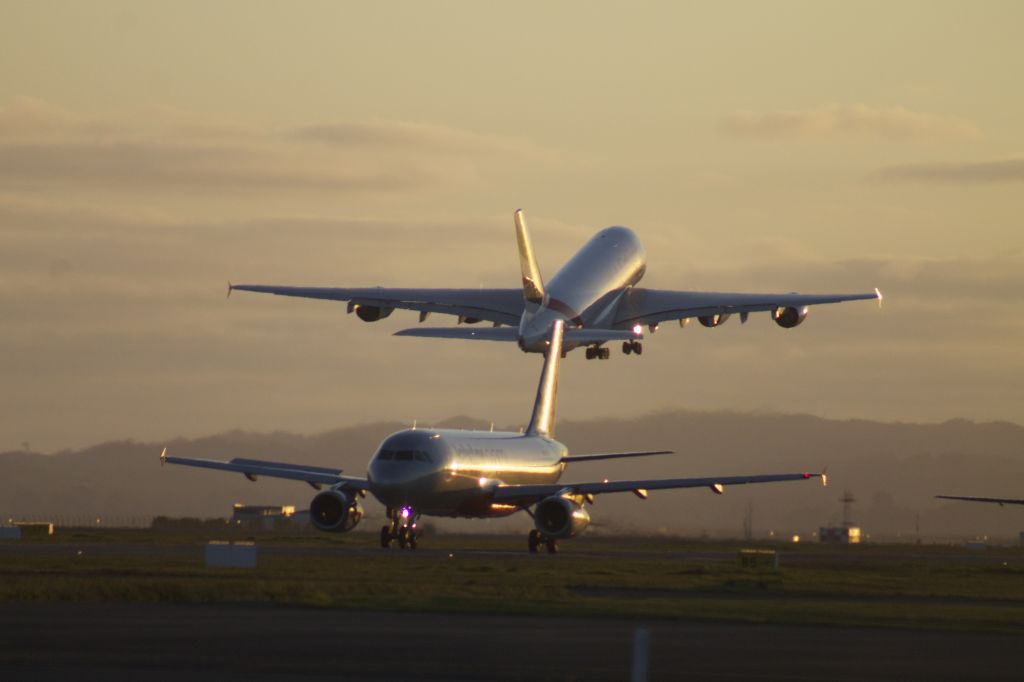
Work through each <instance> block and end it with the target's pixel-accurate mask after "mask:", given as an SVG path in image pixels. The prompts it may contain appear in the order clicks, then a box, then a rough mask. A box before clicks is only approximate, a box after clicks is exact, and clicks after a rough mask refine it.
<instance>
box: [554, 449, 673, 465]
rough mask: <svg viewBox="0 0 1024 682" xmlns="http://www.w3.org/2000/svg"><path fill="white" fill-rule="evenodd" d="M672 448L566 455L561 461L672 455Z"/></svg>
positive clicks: (591, 460) (590, 460)
mask: <svg viewBox="0 0 1024 682" xmlns="http://www.w3.org/2000/svg"><path fill="white" fill-rule="evenodd" d="M671 454H674V453H673V452H672V451H671V450H644V451H643V452H602V453H600V454H596V455H566V456H565V457H563V458H562V460H561V461H563V462H565V463H567V464H568V463H571V462H595V461H597V460H600V459H619V458H621V457H650V456H651V455H671Z"/></svg>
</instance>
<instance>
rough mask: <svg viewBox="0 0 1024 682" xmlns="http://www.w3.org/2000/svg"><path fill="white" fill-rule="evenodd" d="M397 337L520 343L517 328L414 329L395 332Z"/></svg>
mask: <svg viewBox="0 0 1024 682" xmlns="http://www.w3.org/2000/svg"><path fill="white" fill-rule="evenodd" d="M395 336H424V337H427V338H431V339H476V340H478V341H518V340H519V332H518V331H516V328H515V327H481V328H480V329H472V328H470V327H412V328H411V329H403V330H401V331H397V332H395Z"/></svg>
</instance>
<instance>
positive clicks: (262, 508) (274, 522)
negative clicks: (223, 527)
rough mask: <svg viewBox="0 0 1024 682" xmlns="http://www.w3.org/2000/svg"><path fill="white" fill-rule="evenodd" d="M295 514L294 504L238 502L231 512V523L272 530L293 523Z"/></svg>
mask: <svg viewBox="0 0 1024 682" xmlns="http://www.w3.org/2000/svg"><path fill="white" fill-rule="evenodd" d="M294 516H295V507H294V506H293V505H286V506H275V505H257V504H236V505H235V506H234V509H233V510H232V512H231V525H233V526H242V527H243V528H262V529H264V530H272V529H274V528H278V527H281V526H285V525H291V524H292V522H293V517H294Z"/></svg>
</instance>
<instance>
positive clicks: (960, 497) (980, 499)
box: [935, 495, 1024, 506]
mask: <svg viewBox="0 0 1024 682" xmlns="http://www.w3.org/2000/svg"><path fill="white" fill-rule="evenodd" d="M935 497H938V498H940V499H943V500H966V501H968V502H992V503H993V504H998V505H999V506H1003V505H1004V504H1024V500H1017V499H1014V498H1012V497H1011V498H1006V497H971V496H970V495H936V496H935Z"/></svg>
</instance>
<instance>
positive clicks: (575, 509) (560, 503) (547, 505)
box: [533, 496, 590, 538]
mask: <svg viewBox="0 0 1024 682" xmlns="http://www.w3.org/2000/svg"><path fill="white" fill-rule="evenodd" d="M533 520H534V523H535V525H536V526H537V530H539V531H540V532H541V533H543V534H544V535H545V536H547V537H549V538H571V537H572V536H574V535H579V534H580V533H582V532H583V529H584V528H586V527H587V526H589V525H590V514H588V513H587V510H586V509H584V508H583V506H582V505H579V504H576V503H575V502H573V501H572V500H570V499H569V498H566V497H557V496H556V497H549V498H547V499H545V500H541V501H540V502H538V503H537V508H536V509H534V512H533Z"/></svg>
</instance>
